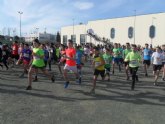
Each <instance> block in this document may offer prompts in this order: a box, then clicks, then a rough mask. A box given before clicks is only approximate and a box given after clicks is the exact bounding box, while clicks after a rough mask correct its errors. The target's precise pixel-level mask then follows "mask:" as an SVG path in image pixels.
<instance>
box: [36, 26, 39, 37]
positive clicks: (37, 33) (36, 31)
mask: <svg viewBox="0 0 165 124" xmlns="http://www.w3.org/2000/svg"><path fill="white" fill-rule="evenodd" d="M38 30H39V28H36V38H38V37H37V36H38Z"/></svg>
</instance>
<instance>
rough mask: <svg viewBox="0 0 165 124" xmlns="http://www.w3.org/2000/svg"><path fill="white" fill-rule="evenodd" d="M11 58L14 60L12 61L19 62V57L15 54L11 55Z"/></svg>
mask: <svg viewBox="0 0 165 124" xmlns="http://www.w3.org/2000/svg"><path fill="white" fill-rule="evenodd" d="M11 58H12V59H16V60H18V59H19V55H14V54H12V55H11Z"/></svg>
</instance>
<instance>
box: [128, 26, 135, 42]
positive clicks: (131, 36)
mask: <svg viewBox="0 0 165 124" xmlns="http://www.w3.org/2000/svg"><path fill="white" fill-rule="evenodd" d="M133 32H134V29H133V27H129V28H128V37H129V38H130V39H131V38H133Z"/></svg>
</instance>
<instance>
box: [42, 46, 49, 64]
mask: <svg viewBox="0 0 165 124" xmlns="http://www.w3.org/2000/svg"><path fill="white" fill-rule="evenodd" d="M43 50H44V61H47V60H48V59H49V52H48V50H47V49H43Z"/></svg>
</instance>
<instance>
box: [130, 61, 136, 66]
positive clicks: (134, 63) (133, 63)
mask: <svg viewBox="0 0 165 124" xmlns="http://www.w3.org/2000/svg"><path fill="white" fill-rule="evenodd" d="M130 64H132V65H135V66H136V65H138V61H137V60H132V61H130Z"/></svg>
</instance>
